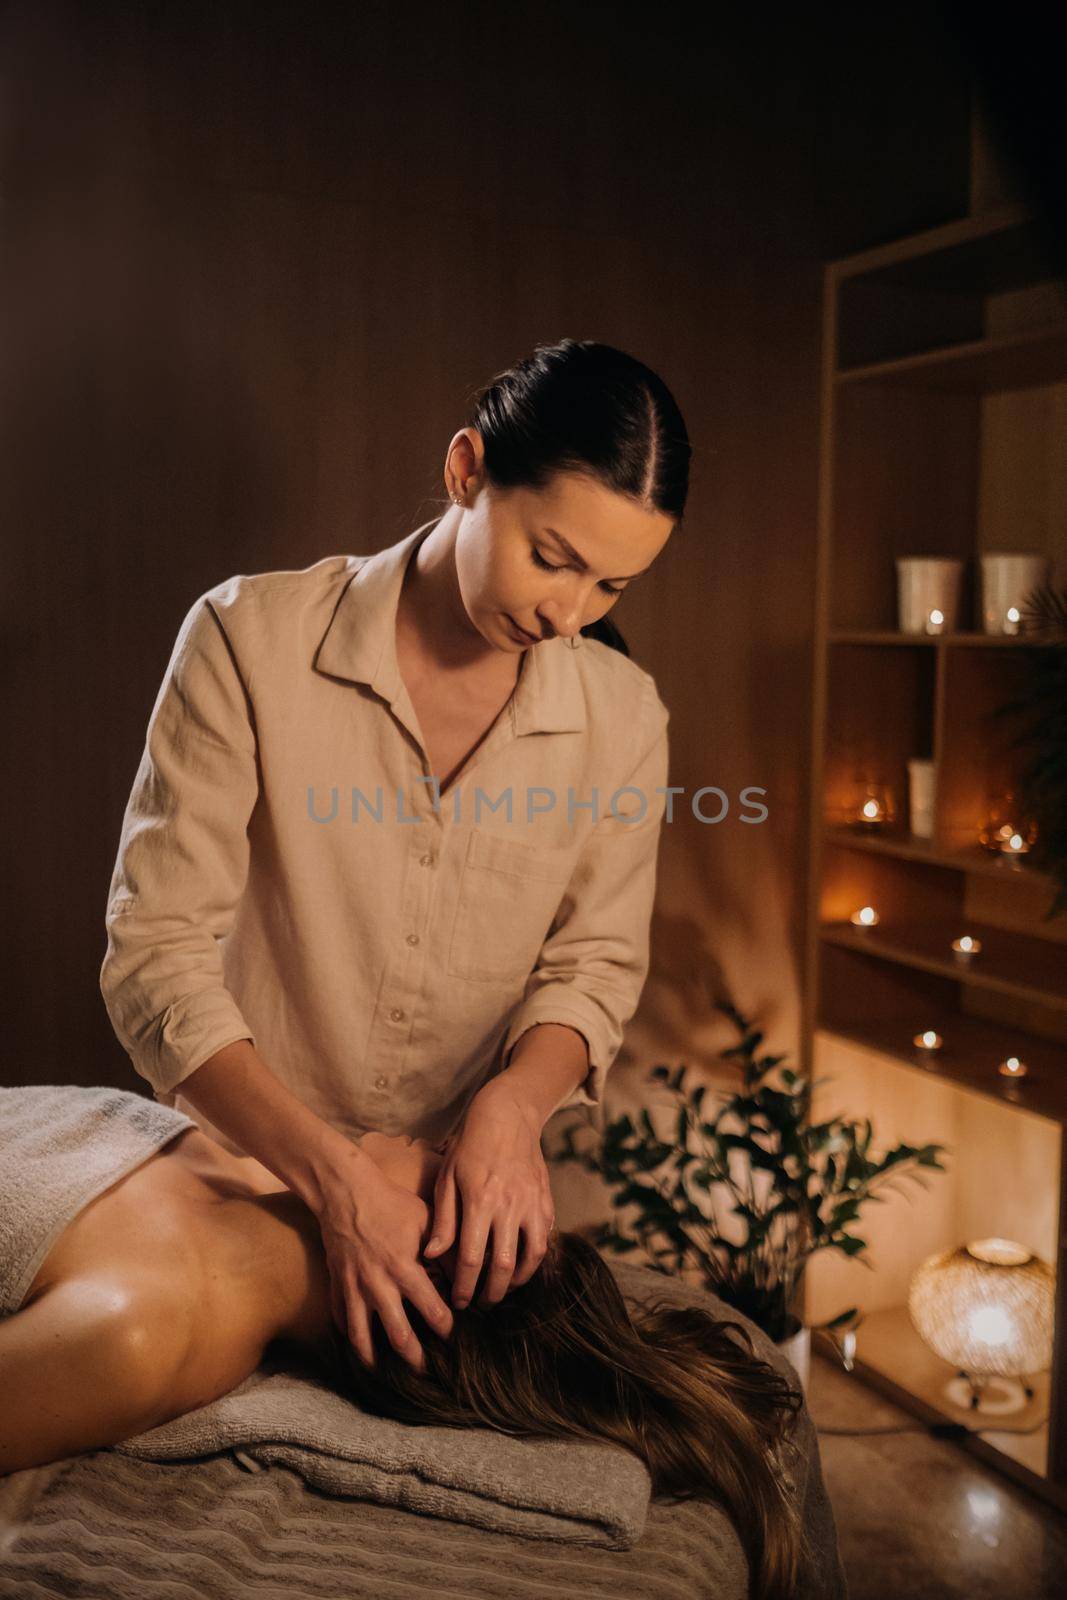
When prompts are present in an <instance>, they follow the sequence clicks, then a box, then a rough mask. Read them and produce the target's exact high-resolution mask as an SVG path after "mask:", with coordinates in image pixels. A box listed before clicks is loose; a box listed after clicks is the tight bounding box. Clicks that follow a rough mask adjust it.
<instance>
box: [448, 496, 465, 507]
mask: <svg viewBox="0 0 1067 1600" xmlns="http://www.w3.org/2000/svg"><path fill="white" fill-rule="evenodd" d="M449 499H450V500H451V501H452V504H453V505H454V506H461V505H462V504H463V496H462V495H461V494H452V495H450V496H449Z"/></svg>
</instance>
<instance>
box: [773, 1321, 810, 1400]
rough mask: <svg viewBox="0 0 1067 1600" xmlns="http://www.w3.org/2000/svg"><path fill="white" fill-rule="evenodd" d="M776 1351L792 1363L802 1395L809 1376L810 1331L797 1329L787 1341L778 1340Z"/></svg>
mask: <svg viewBox="0 0 1067 1600" xmlns="http://www.w3.org/2000/svg"><path fill="white" fill-rule="evenodd" d="M778 1349H779V1350H780V1351H781V1352H782V1354H783V1355H784V1356H785V1358H786V1360H787V1361H790V1362H792V1364H793V1367H794V1370H795V1371H796V1375H797V1377H798V1378H799V1379H800V1387H801V1388H802V1389H803V1391H804V1393H805V1394H807V1392H808V1378H809V1376H810V1374H811V1329H810V1328H804V1327H799V1328H797V1331H796V1332H795V1333H792V1334H790V1335H789V1338H788V1339H779V1340H778Z"/></svg>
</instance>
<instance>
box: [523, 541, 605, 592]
mask: <svg viewBox="0 0 1067 1600" xmlns="http://www.w3.org/2000/svg"><path fill="white" fill-rule="evenodd" d="M530 555H531V556H532V557H533V562H534V566H536V567H540V568H541V569H542V570H543V571H544V572H566V570H567V568H566V566H565V565H564V566H562V567H554V566H553V565H552V563H551V561H546V560H545V559H544V557H543V556H540V555H539V554H538V553H537V551H536V550H531V551H530ZM600 588H601V589H603V591H604V593H605V594H611V595H620V594H624V593H625V592H626V591H625V590H624V589H616V588H615V587H614V586H613V585H612V584H610V583H605V582H604V581H603V580H601V583H600Z"/></svg>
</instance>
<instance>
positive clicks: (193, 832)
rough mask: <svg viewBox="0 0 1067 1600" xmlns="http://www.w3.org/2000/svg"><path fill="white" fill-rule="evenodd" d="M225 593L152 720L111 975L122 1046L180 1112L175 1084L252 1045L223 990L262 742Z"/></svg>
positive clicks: (136, 793)
mask: <svg viewBox="0 0 1067 1600" xmlns="http://www.w3.org/2000/svg"><path fill="white" fill-rule="evenodd" d="M230 581H231V582H233V581H235V580H230ZM215 592H216V591H209V595H205V596H201V598H200V599H199V600H197V602H196V603H195V605H194V606H193V607H192V608H191V610H190V611H189V612H188V614H187V615H186V618H185V620H184V622H183V623H182V626H181V628H180V630H179V633H178V637H177V640H176V642H175V645H174V649H173V652H172V654H171V659H170V662H169V664H168V667H167V670H166V674H165V676H164V679H163V683H162V685H161V687H160V690H159V694H158V695H157V697H156V703H155V706H154V707H153V710H152V714H151V717H150V719H149V724H148V735H147V740H146V744H145V749H144V754H143V755H142V757H141V762H140V766H139V767H138V770H137V775H136V777H135V779H134V784H133V791H132V793H131V795H130V798H129V802H128V804H127V806H126V812H125V815H124V817H123V821H122V830H121V834H120V839H119V849H118V858H117V860H116V862H115V869H114V872H113V874H112V879H111V887H110V890H109V893H108V904H107V911H106V918H105V921H106V927H107V940H108V942H107V953H106V955H105V956H104V961H103V965H102V967H101V969H100V990H101V993H102V995H103V997H104V1004H105V1006H106V1008H107V1013H108V1016H109V1017H110V1019H111V1024H112V1027H113V1028H114V1030H115V1033H116V1035H117V1037H118V1039H119V1042H120V1043H121V1044H122V1046H123V1048H124V1049H125V1050H126V1051H127V1053H128V1054H129V1056H130V1059H131V1061H132V1062H133V1065H134V1067H135V1068H136V1070H137V1071H138V1073H140V1075H141V1076H142V1077H143V1078H146V1079H147V1080H148V1082H149V1083H150V1084H151V1085H152V1088H153V1090H154V1091H155V1094H156V1097H157V1098H158V1099H163V1098H164V1097H170V1100H171V1103H173V1090H174V1087H175V1085H176V1084H178V1083H180V1082H181V1080H182V1079H183V1078H186V1077H188V1076H189V1075H190V1074H191V1073H193V1072H195V1071H196V1069H197V1068H198V1067H200V1066H202V1065H203V1063H204V1062H205V1061H207V1060H208V1058H209V1057H210V1056H212V1055H214V1053H215V1052H216V1051H217V1050H221V1049H222V1048H223V1046H224V1045H227V1044H232V1043H233V1042H234V1041H235V1040H237V1039H253V1034H252V1030H251V1028H249V1026H248V1024H247V1023H246V1021H245V1019H244V1017H243V1016H242V1014H241V1011H240V1008H239V1007H238V1005H237V1003H236V1001H235V1000H234V997H233V996H232V994H231V993H230V992H229V990H228V989H227V988H226V986H225V984H224V982H223V969H222V956H221V951H220V947H219V941H220V940H221V939H222V938H223V937H224V936H225V935H226V934H227V933H228V931H229V930H230V928H231V926H232V924H233V919H234V914H235V911H236V907H237V904H238V901H239V900H240V898H241V895H242V892H243V890H244V886H245V882H246V879H247V874H248V859H249V842H248V821H249V818H250V816H251V814H252V810H253V808H254V806H255V804H256V799H257V795H258V788H259V784H258V764H257V758H256V738H255V730H254V724H253V717H252V712H251V706H250V702H249V699H248V692H247V689H246V686H245V684H244V682H243V680H242V677H241V674H240V672H239V671H238V668H237V664H236V661H235V659H234V656H233V653H232V650H231V646H230V642H229V640H228V638H227V636H226V633H225V631H224V629H223V626H222V623H221V621H220V619H219V616H218V614H217V612H216V610H215V609H214V607H213V606H212V604H211V600H210V594H212V593H215Z"/></svg>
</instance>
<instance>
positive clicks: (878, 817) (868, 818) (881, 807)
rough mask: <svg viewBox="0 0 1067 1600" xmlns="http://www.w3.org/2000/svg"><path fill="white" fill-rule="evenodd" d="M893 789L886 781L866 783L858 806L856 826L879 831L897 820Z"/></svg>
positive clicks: (865, 829)
mask: <svg viewBox="0 0 1067 1600" xmlns="http://www.w3.org/2000/svg"><path fill="white" fill-rule="evenodd" d="M896 814H897V813H896V806H895V804H894V801H893V791H892V790H891V789H890V787H889V785H888V784H885V783H866V784H864V785H863V791H862V793H861V795H860V798H859V803H858V805H857V807H856V817H855V821H856V826H857V827H859V828H862V829H864V831H870V832H879V831H881V830H882V829H883V828H889V827H891V826H892V825H893V823H894V822H895V821H896Z"/></svg>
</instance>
